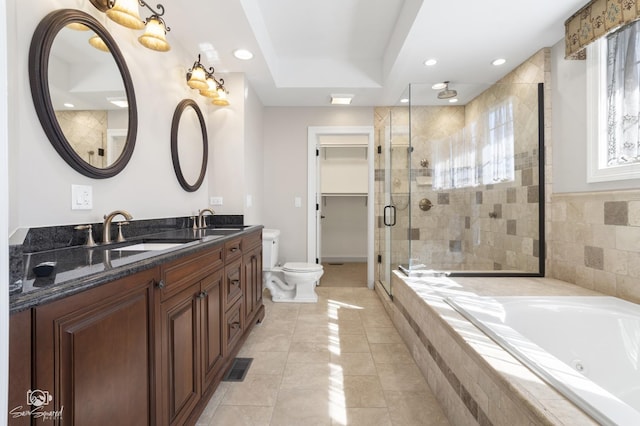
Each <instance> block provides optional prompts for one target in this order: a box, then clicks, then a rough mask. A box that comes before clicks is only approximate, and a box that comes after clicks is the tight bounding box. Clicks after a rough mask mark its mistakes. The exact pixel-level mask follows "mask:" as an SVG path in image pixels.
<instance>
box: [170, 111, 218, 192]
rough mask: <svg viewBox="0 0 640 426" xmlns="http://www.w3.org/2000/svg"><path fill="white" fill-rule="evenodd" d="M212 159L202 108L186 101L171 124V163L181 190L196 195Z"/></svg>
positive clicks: (175, 114) (174, 114) (175, 113)
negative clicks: (210, 157)
mask: <svg viewBox="0 0 640 426" xmlns="http://www.w3.org/2000/svg"><path fill="white" fill-rule="evenodd" d="M208 158H209V142H208V139H207V127H206V126H205V123H204V117H203V115H202V111H200V107H198V104H197V103H196V102H195V101H194V100H192V99H184V100H182V101H181V102H180V103H179V104H178V106H177V107H176V110H175V112H174V113H173V120H172V121H171V159H172V160H173V169H174V170H175V172H176V177H177V178H178V182H180V186H182V188H184V190H185V191H189V192H194V191H196V190H197V189H198V188H200V185H202V181H203V180H204V175H205V174H206V172H207V160H208Z"/></svg>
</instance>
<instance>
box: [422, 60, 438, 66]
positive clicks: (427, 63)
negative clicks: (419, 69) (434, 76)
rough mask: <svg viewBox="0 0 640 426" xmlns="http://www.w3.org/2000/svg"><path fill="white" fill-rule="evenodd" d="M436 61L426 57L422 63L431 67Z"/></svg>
mask: <svg viewBox="0 0 640 426" xmlns="http://www.w3.org/2000/svg"><path fill="white" fill-rule="evenodd" d="M437 63H438V61H437V60H436V59H427V60H426V61H424V64H425V65H426V66H428V67H432V66H434V65H435V64H437Z"/></svg>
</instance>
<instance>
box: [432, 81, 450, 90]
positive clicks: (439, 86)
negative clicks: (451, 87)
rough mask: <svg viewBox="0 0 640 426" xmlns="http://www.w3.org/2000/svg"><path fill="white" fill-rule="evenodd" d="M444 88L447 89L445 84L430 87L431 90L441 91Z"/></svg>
mask: <svg viewBox="0 0 640 426" xmlns="http://www.w3.org/2000/svg"><path fill="white" fill-rule="evenodd" d="M445 87H447V84H446V83H436V84H434V85H433V86H431V88H432V89H433V90H442V89H444V88H445Z"/></svg>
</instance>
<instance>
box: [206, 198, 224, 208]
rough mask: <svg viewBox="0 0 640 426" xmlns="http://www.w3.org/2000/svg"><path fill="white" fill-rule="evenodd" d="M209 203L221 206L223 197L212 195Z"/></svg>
mask: <svg viewBox="0 0 640 426" xmlns="http://www.w3.org/2000/svg"><path fill="white" fill-rule="evenodd" d="M209 204H211V205H212V206H221V205H222V197H211V198H210V199H209Z"/></svg>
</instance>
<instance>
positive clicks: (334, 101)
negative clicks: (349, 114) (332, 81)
mask: <svg viewBox="0 0 640 426" xmlns="http://www.w3.org/2000/svg"><path fill="white" fill-rule="evenodd" d="M352 100H353V95H333V94H332V95H331V105H350V104H351V101H352Z"/></svg>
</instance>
